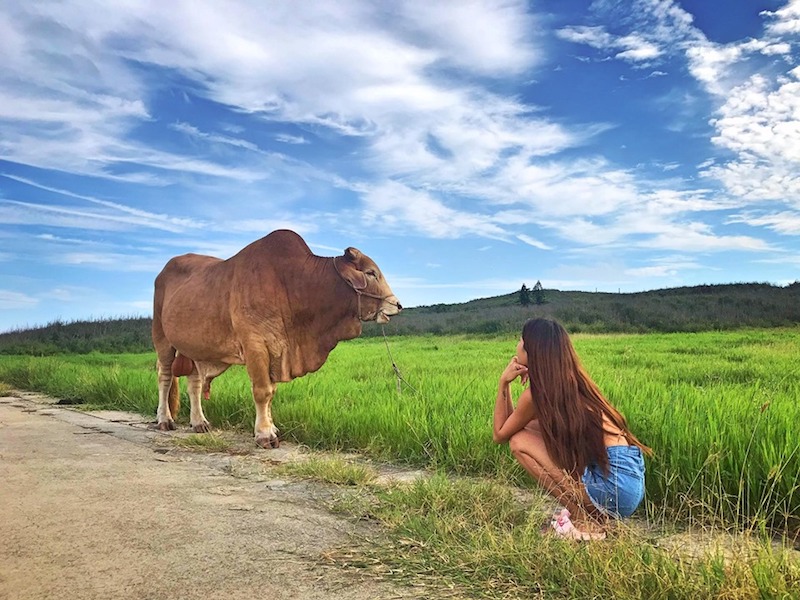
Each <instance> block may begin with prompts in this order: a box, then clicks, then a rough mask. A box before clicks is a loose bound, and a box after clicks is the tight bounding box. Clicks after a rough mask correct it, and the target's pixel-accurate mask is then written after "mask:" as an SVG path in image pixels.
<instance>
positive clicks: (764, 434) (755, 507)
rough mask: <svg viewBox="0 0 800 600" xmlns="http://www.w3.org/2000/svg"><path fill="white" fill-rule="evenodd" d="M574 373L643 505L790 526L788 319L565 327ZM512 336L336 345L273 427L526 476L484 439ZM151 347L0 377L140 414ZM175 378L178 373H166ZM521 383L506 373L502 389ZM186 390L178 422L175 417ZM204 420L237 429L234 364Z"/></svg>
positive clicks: (791, 348) (13, 368) (296, 388)
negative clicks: (603, 331) (631, 470)
mask: <svg viewBox="0 0 800 600" xmlns="http://www.w3.org/2000/svg"><path fill="white" fill-rule="evenodd" d="M573 339H574V342H575V345H576V348H577V350H578V353H579V354H580V356H581V358H582V360H583V363H584V365H585V366H586V368H587V370H588V371H589V373H590V374H591V375H592V377H593V378H594V379H595V381H596V382H597V383H598V384H599V386H600V388H601V389H602V390H603V391H604V392H605V393H606V395H607V396H608V398H609V399H610V400H611V402H612V403H614V404H615V405H616V406H617V407H618V408H619V409H620V410H621V411H622V412H623V414H624V415H625V416H626V417H627V419H628V422H629V424H630V426H631V428H632V429H633V431H634V432H635V433H636V434H637V435H638V436H639V437H640V439H641V440H642V441H644V442H645V443H646V444H648V445H650V446H651V447H652V448H653V450H654V451H655V456H654V457H653V458H652V459H650V460H648V463H647V469H648V473H647V499H648V507H649V508H648V510H649V511H650V512H651V513H653V512H659V511H663V512H664V513H665V515H666V514H669V515H670V516H681V517H683V518H687V517H688V518H690V519H691V520H693V521H697V520H701V521H705V522H708V521H711V520H713V521H715V522H722V523H730V524H737V525H742V526H753V525H754V524H756V525H759V524H760V525H764V526H769V527H775V528H778V529H780V530H784V531H792V530H796V528H797V527H798V517H799V516H800V434H799V430H800V426H798V423H800V362H798V361H797V356H798V355H800V330H798V329H781V330H754V331H739V332H726V333H697V334H648V335H576V336H574V338H573ZM515 344H516V338H515V337H514V336H504V337H475V336H472V337H463V336H459V337H456V336H450V337H393V338H389V339H388V351H390V352H391V358H393V359H394V361H395V363H396V364H397V366H398V367H399V369H400V372H401V373H402V376H403V378H404V381H403V382H399V381H398V378H397V376H396V374H395V372H394V370H393V368H392V362H391V359H390V355H389V352H388V351H387V345H386V342H385V341H384V339H382V338H369V339H366V338H362V339H357V340H352V341H350V342H346V343H342V344H340V345H339V346H338V347H337V348H336V349H335V350H334V351H333V353H332V354H331V356H330V358H329V359H328V361H327V363H326V364H325V365H324V366H323V367H322V369H320V370H319V371H318V372H317V373H312V374H309V375H307V376H305V377H303V378H300V379H297V380H295V381H293V382H291V383H288V384H280V385H279V386H278V392H277V394H276V397H275V400H274V402H273V413H274V416H275V420H276V423H277V425H278V427H279V428H280V430H281V433H282V437H283V438H284V439H288V440H292V441H296V442H301V443H304V444H307V445H309V446H311V447H315V448H327V449H348V450H351V449H354V450H358V451H361V452H363V453H365V454H367V455H369V456H371V457H374V458H378V459H384V460H391V461H395V462H404V463H408V464H413V465H419V466H428V467H434V468H441V469H444V470H446V471H449V472H453V473H458V474H471V475H488V476H491V477H497V478H501V479H503V480H505V481H508V482H511V483H517V484H522V485H528V480H527V478H526V477H525V476H524V474H523V473H522V471H521V470H520V469H519V468H518V467H517V466H516V465H515V463H514V461H513V460H512V459H511V458H510V455H509V453H508V449H507V447H506V446H496V445H494V444H493V443H492V440H491V417H492V409H493V406H494V399H495V393H496V386H497V378H498V376H499V374H500V372H501V370H502V369H503V367H504V366H505V364H506V363H507V362H508V360H509V359H510V357H511V355H512V354H513V352H514V346H515ZM154 363H155V355H154V354H137V355H100V354H90V355H80V356H79V355H67V356H61V357H53V358H29V357H13V356H12V357H0V381H4V382H6V383H7V384H9V385H12V386H17V387H21V388H27V389H35V390H41V391H44V392H47V393H49V394H52V395H54V396H57V397H60V398H64V399H67V400H71V401H74V402H76V403H84V404H88V405H90V406H94V407H104V408H110V407H113V408H120V409H126V410H134V411H139V412H141V413H143V414H146V415H151V416H153V417H155V410H156V405H157V393H156V374H155V368H154ZM183 386H185V384H182V387H183ZM520 391H521V388H520V387H517V388H516V390H515V392H516V394H518V393H519V392H520ZM188 408H189V406H188V399H187V398H186V396H185V393H184V397H183V401H182V409H181V415H180V419H179V421H181V422H183V423H188ZM204 410H205V412H206V416H207V417H208V419H209V420H210V421H211V423H212V425H215V426H218V427H219V426H222V427H240V428H247V429H251V428H252V424H253V420H254V414H255V413H254V408H253V403H252V399H251V395H250V389H249V381H248V379H247V376H246V373H245V372H244V370H243V369H242V368H239V367H236V368H232V369H230V370H229V371H228V372H227V373H225V374H224V375H222V376H221V377H219V378H218V379H216V380H215V381H214V383H213V386H212V392H211V400H210V401H207V402H205V404H204Z"/></svg>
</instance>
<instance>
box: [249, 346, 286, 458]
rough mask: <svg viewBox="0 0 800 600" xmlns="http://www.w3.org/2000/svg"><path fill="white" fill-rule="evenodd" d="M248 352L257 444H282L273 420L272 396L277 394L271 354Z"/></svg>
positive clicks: (271, 446) (262, 445)
mask: <svg viewBox="0 0 800 600" xmlns="http://www.w3.org/2000/svg"><path fill="white" fill-rule="evenodd" d="M254 354H255V355H253V354H248V355H247V358H246V361H247V373H248V375H250V381H251V382H252V384H253V401H254V402H255V405H256V425H255V439H256V444H258V445H259V446H261V447H262V448H277V447H279V446H280V440H279V438H278V428H277V427H275V423H273V421H272V397H273V396H274V395H275V384H274V383H273V382H272V380H271V379H270V376H269V354H268V353H267V352H258V353H254Z"/></svg>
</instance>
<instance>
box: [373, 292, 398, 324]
mask: <svg viewBox="0 0 800 600" xmlns="http://www.w3.org/2000/svg"><path fill="white" fill-rule="evenodd" d="M401 310H403V306H402V304H400V301H399V300H398V299H397V296H394V295H392V296H389V297H387V298H384V299H383V302H382V303H381V307H380V308H379V309H378V316H377V317H376V318H375V321H376V322H378V323H380V324H381V325H383V324H384V323H388V322H389V317H392V316H394V315H396V314H397V313H399V312H400V311H401Z"/></svg>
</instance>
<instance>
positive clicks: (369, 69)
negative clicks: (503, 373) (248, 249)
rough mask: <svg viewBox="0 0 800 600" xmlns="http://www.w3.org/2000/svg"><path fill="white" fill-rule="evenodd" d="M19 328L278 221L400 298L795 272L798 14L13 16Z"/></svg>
mask: <svg viewBox="0 0 800 600" xmlns="http://www.w3.org/2000/svg"><path fill="white" fill-rule="evenodd" d="M0 55H2V57H3V68H2V70H0V331H4V330H8V329H12V328H16V327H25V326H34V325H41V324H45V323H47V322H49V321H52V320H54V319H63V320H73V319H81V318H106V317H115V316H130V315H149V314H150V313H151V301H152V300H151V298H152V287H153V279H154V277H155V275H156V274H157V273H158V271H159V270H160V269H161V267H162V266H163V264H164V263H165V262H166V261H167V260H168V259H169V258H170V257H171V256H174V255H177V254H183V253H185V252H198V253H203V254H211V255H214V256H219V257H222V258H227V257H229V256H232V255H233V254H235V253H236V251H238V250H239V249H240V248H242V247H243V246H244V245H246V244H247V243H249V242H251V241H253V240H255V239H257V238H259V237H261V236H263V235H265V234H266V233H268V232H269V231H272V230H274V229H277V228H291V229H294V230H296V231H297V232H298V233H300V234H301V235H303V237H304V238H305V239H306V241H307V242H308V243H309V245H310V246H311V248H312V250H314V252H315V253H317V254H320V255H323V256H333V255H336V254H341V252H342V250H343V249H344V248H345V247H347V246H356V247H358V248H360V249H361V250H362V251H364V252H366V253H367V254H369V255H370V256H372V258H374V259H375V260H376V262H377V263H378V265H379V266H380V267H381V269H382V270H383V271H384V273H385V275H386V276H387V278H388V280H389V282H390V284H391V285H392V287H393V288H394V291H395V292H396V293H397V295H398V296H399V297H400V299H401V301H402V302H403V304H404V305H407V306H417V305H423V304H433V303H438V302H458V301H466V300H470V299H473V298H478V297H485V296H493V295H497V294H503V293H509V292H511V291H514V290H516V289H518V288H519V287H520V286H521V285H522V284H523V283H526V284H527V285H528V286H529V287H531V286H532V285H533V284H534V283H536V281H537V280H539V281H541V283H542V284H543V285H544V287H545V288H558V289H564V290H566V289H577V290H587V291H595V290H598V291H609V292H617V291H618V290H621V291H623V292H625V291H640V290H647V289H654V288H664V287H673V286H678V285H694V284H700V283H728V282H743V281H768V282H772V283H775V284H779V285H784V284H786V283H789V282H791V281H794V280H795V279H800V254H798V250H799V249H800V244H799V243H798V242H799V241H800V0H617V1H614V0H596V1H594V2H591V1H588V0H559V1H558V2H545V1H543V0H533V1H530V2H524V1H516V0H497V1H494V0H476V1H473V0H458V1H453V2H438V1H437V2H431V1H430V0H409V1H401V2H365V1H351V0H336V1H335V2H334V1H330V2H326V1H320V2H296V1H294V0H286V1H281V0H275V1H271V2H252V1H248V0H219V1H215V0H205V1H203V2H197V1H196V0H170V1H169V2H164V1H161V2H156V1H147V0H119V1H116V2H107V1H103V2H100V1H93V0H72V1H70V2H58V1H54V0H53V1H42V2H17V1H15V0H0Z"/></svg>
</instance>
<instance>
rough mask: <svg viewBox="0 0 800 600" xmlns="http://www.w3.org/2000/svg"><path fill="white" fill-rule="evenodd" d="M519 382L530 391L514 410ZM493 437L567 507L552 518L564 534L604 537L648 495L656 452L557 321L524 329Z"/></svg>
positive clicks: (504, 380) (505, 377)
mask: <svg viewBox="0 0 800 600" xmlns="http://www.w3.org/2000/svg"><path fill="white" fill-rule="evenodd" d="M517 377H519V378H520V380H521V382H522V384H523V385H524V384H525V383H526V382H528V381H529V382H530V387H528V388H526V389H525V390H524V391H523V392H522V394H521V395H520V397H519V401H518V402H517V406H516V408H514V406H513V404H512V402H511V393H510V385H511V382H512V381H514V380H515V379H516V378H517ZM493 439H494V441H495V443H497V444H502V443H505V442H509V445H510V447H511V453H512V454H513V455H514V457H515V458H516V459H517V460H518V461H519V462H520V464H521V465H522V466H523V467H524V468H525V470H526V471H527V472H528V473H530V475H531V476H532V477H533V478H534V479H536V481H538V482H539V483H540V484H541V485H542V487H544V489H545V490H547V492H549V493H550V494H551V495H552V496H553V497H555V498H556V499H557V500H558V501H559V503H561V504H562V505H564V506H565V507H566V508H565V509H564V510H562V511H561V512H560V513H557V514H556V515H554V518H553V523H552V527H553V529H554V530H555V532H556V534H557V535H560V536H563V537H568V538H573V539H582V540H588V539H602V538H604V537H605V524H606V522H607V521H608V518H609V517H614V518H621V517H627V516H630V515H631V513H633V511H634V510H636V507H637V506H639V504H640V503H641V501H642V498H643V497H644V459H643V457H642V453H643V452H644V453H647V454H652V452H651V450H650V449H649V448H648V447H647V446H645V445H644V444H642V443H641V442H640V441H639V440H638V439H636V437H635V436H634V435H633V434H632V433H631V431H630V429H628V425H627V424H626V422H625V417H623V416H622V415H621V414H620V413H619V411H617V410H616V409H615V408H614V407H613V406H611V404H609V402H608V400H606V399H605V397H603V394H602V393H600V390H599V389H598V387H597V385H596V384H595V383H594V382H593V381H592V379H591V378H590V377H589V375H588V374H587V373H586V371H585V370H584V369H583V367H582V366H581V364H580V361H579V359H578V355H577V354H576V353H575V349H574V348H573V347H572V342H571V341H570V339H569V334H567V332H566V330H565V329H564V328H563V327H562V326H561V325H560V324H559V323H557V322H556V321H553V320H550V319H530V320H529V321H527V322H526V323H525V326H524V327H523V329H522V339H521V340H520V342H519V344H518V345H517V353H516V356H514V357H513V358H512V359H511V362H510V363H508V366H507V367H506V368H505V370H504V371H503V373H502V375H500V384H499V389H498V392H497V400H496V402H495V407H494V433H493ZM570 517H571V519H572V520H570Z"/></svg>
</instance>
